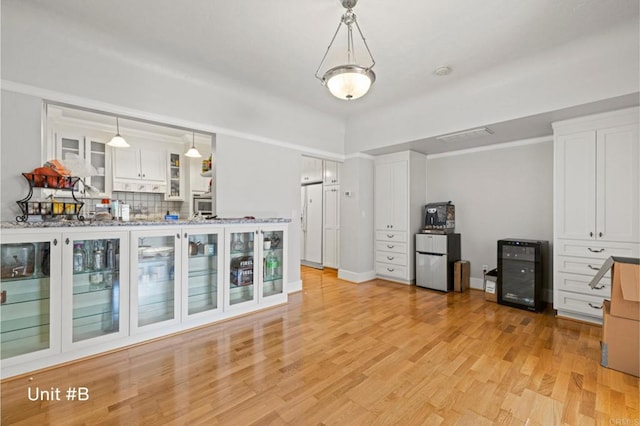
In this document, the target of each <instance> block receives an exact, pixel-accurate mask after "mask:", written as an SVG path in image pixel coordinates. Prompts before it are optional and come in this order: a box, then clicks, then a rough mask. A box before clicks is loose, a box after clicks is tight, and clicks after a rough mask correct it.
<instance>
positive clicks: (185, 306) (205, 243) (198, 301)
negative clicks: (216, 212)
mask: <svg viewBox="0 0 640 426" xmlns="http://www.w3.org/2000/svg"><path fill="white" fill-rule="evenodd" d="M182 236H183V239H182V244H183V248H182V265H185V267H183V279H182V281H183V284H182V288H183V293H182V316H183V320H187V319H190V318H198V317H207V316H210V315H212V314H216V313H218V312H220V311H222V304H223V300H222V293H223V292H222V278H223V274H222V271H223V268H224V265H223V263H222V252H220V251H219V250H220V248H221V247H223V246H222V240H223V237H224V233H221V230H220V229H203V228H202V227H197V228H191V229H183V234H182Z"/></svg>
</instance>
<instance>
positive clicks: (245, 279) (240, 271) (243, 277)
mask: <svg viewBox="0 0 640 426" xmlns="http://www.w3.org/2000/svg"><path fill="white" fill-rule="evenodd" d="M229 235H230V240H229V244H230V247H229V249H230V250H229V251H230V256H229V271H230V273H229V306H232V305H236V304H239V303H244V302H249V301H254V300H255V285H254V284H255V276H256V274H255V271H256V263H255V261H254V260H255V247H254V237H255V231H248V232H231V233H230V234H229Z"/></svg>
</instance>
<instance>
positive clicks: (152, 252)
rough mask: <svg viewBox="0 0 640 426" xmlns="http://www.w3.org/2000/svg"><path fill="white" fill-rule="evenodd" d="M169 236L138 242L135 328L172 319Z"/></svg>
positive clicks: (172, 247)
mask: <svg viewBox="0 0 640 426" xmlns="http://www.w3.org/2000/svg"><path fill="white" fill-rule="evenodd" d="M174 250H175V239H174V238H173V236H160V237H144V238H138V326H139V327H142V326H145V325H148V324H153V323H156V322H161V321H166V320H170V319H173V318H175V310H174V288H175V281H174V262H175V253H174Z"/></svg>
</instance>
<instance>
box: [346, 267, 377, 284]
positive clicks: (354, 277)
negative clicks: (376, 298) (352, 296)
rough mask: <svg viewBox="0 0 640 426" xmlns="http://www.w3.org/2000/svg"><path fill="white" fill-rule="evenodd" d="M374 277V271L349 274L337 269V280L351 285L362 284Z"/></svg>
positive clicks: (349, 272)
mask: <svg viewBox="0 0 640 426" xmlns="http://www.w3.org/2000/svg"><path fill="white" fill-rule="evenodd" d="M375 277H376V271H367V272H351V271H347V270H345V269H338V278H340V279H341V280H345V281H349V282H352V283H363V282H365V281H371V280H372V279H374V278H375Z"/></svg>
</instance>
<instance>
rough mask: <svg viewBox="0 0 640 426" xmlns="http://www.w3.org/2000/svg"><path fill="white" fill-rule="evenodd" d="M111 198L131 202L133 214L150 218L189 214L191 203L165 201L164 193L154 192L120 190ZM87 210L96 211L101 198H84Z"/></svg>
mask: <svg viewBox="0 0 640 426" xmlns="http://www.w3.org/2000/svg"><path fill="white" fill-rule="evenodd" d="M111 199H113V200H119V201H120V202H122V203H124V204H129V206H130V207H129V209H130V214H131V215H142V216H147V217H149V218H153V217H164V215H165V213H166V212H167V210H168V211H170V212H177V213H178V214H179V215H180V217H181V218H186V217H187V216H188V215H189V203H188V202H183V201H165V199H164V194H153V193H146V192H120V191H113V193H112V194H111ZM82 201H84V203H85V205H84V208H83V210H84V211H85V212H90V211H95V209H96V204H99V203H100V200H99V199H84V200H82Z"/></svg>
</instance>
